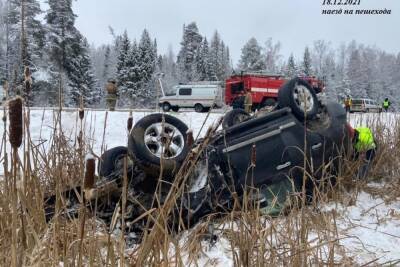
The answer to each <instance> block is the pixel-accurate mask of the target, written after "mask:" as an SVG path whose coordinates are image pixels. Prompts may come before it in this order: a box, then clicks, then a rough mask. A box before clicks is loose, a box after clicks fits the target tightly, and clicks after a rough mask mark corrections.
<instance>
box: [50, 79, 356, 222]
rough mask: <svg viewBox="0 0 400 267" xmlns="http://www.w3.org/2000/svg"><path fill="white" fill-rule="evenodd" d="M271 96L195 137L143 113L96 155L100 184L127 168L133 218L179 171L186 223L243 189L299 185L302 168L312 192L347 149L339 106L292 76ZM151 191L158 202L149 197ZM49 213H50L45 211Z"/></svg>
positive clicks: (175, 122)
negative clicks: (125, 139)
mask: <svg viewBox="0 0 400 267" xmlns="http://www.w3.org/2000/svg"><path fill="white" fill-rule="evenodd" d="M278 100H279V105H278V106H277V108H276V110H274V111H273V112H270V113H261V114H257V115H255V116H253V117H252V116H250V115H249V114H246V113H245V112H244V111H241V112H238V110H232V111H231V112H229V113H228V114H226V115H225V119H224V121H225V122H224V125H223V130H219V129H218V128H216V127H215V128H213V129H212V130H210V131H209V132H208V135H206V137H204V139H203V140H197V142H194V143H192V142H191V141H190V138H188V127H187V126H186V125H185V124H184V123H183V122H182V121H180V120H179V119H177V118H175V117H173V116H171V115H168V114H158V113H157V114H151V115H149V116H146V117H144V118H143V119H141V120H139V121H138V122H137V123H136V125H135V126H134V127H133V129H132V131H131V133H130V135H129V143H128V147H117V148H113V149H111V150H108V151H106V152H105V153H104V154H103V155H102V157H101V159H102V160H101V162H100V164H99V175H100V179H99V182H98V184H99V187H101V186H102V185H104V184H109V183H113V184H114V186H113V188H121V184H122V182H121V181H122V177H123V174H124V173H127V176H128V180H129V183H128V184H129V188H128V192H129V193H130V194H133V196H132V197H128V198H127V199H128V200H130V199H134V200H135V201H134V202H139V203H140V204H139V205H138V204H137V203H134V202H131V203H130V204H128V206H129V205H134V206H135V208H130V209H128V210H129V211H130V214H129V216H128V217H130V218H132V219H135V218H138V217H140V216H141V215H142V214H143V212H144V211H145V210H146V209H150V208H151V207H152V205H162V204H163V201H164V200H165V197H166V196H168V195H170V194H168V192H169V190H170V185H171V183H172V182H173V181H174V179H175V178H176V177H177V176H176V175H177V173H180V174H182V170H183V171H184V173H185V174H187V176H185V177H186V178H187V179H184V180H183V183H184V185H185V188H186V191H185V193H184V194H181V195H180V197H179V198H178V201H180V203H181V205H180V204H178V205H176V206H177V207H181V208H182V209H183V211H181V212H179V214H180V216H184V217H185V218H187V220H188V221H191V222H193V221H196V220H198V219H200V218H201V217H203V216H204V215H207V214H209V213H214V212H216V211H219V210H229V209H230V208H231V207H232V205H233V204H232V203H233V202H234V195H235V197H239V199H241V198H242V197H243V196H244V195H245V192H246V190H247V188H248V187H252V188H256V189H260V190H261V191H262V189H263V188H265V187H266V186H269V185H272V184H275V183H279V182H281V181H283V180H287V179H288V178H289V179H290V180H291V181H292V182H293V185H294V187H295V190H301V186H302V184H303V178H304V175H305V173H307V174H309V175H312V177H313V178H314V179H313V180H312V179H308V180H307V183H306V189H307V193H308V194H309V195H312V189H313V187H314V186H315V185H316V184H318V183H319V182H320V181H321V178H322V176H323V174H324V173H325V174H326V173H327V172H329V173H330V174H331V176H332V177H335V173H336V172H337V171H338V167H339V160H340V158H341V156H342V155H343V153H346V151H347V150H346V148H347V145H348V142H349V137H348V132H347V128H346V124H347V122H346V121H347V118H346V112H345V110H344V109H343V107H341V105H340V104H338V103H333V102H328V103H326V104H325V105H324V106H322V105H321V104H320V102H319V101H316V95H315V92H314V90H312V88H311V87H310V85H309V84H308V83H305V82H302V81H301V80H299V79H293V80H291V81H289V82H287V83H286V84H285V85H284V86H283V87H282V88H281V89H280V91H279V96H278ZM239 115H240V116H239ZM238 118H240V119H238ZM126 157H128V158H129V162H130V164H129V166H128V169H127V171H126V172H125V171H124V169H123V168H122V167H121V166H123V165H124V164H123V163H122V160H123V159H124V158H126ZM191 162H192V163H194V164H193V165H190V163H191ZM191 166H194V167H193V168H190V167H191ZM249 170H251V173H250V172H249ZM186 172H187V173H186ZM160 177H162V182H161V181H160V180H159V179H160ZM159 183H161V184H162V186H158V185H160V184H159ZM156 188H158V189H157V190H156ZM78 191H79V190H78ZM156 191H157V194H160V195H159V197H158V198H157V200H158V202H154V199H153V195H154V194H155V193H156ZM68 192H71V193H72V191H68ZM118 192H119V193H117V194H116V196H115V199H114V201H110V197H109V194H108V195H107V196H108V198H107V201H108V202H107V201H106V202H107V204H104V205H99V206H101V210H100V211H97V214H112V212H111V211H112V210H113V208H114V207H115V205H116V204H115V203H118V200H119V199H120V195H119V194H120V192H121V190H120V191H118ZM71 193H70V194H71ZM233 193H234V194H233ZM70 194H66V195H68V196H69V195H70ZM50 203H51V201H50ZM99 203H102V202H101V201H100V202H99ZM110 203H111V204H110ZM48 211H49V212H48V214H50V215H51V211H52V209H49V210H48ZM109 219H110V218H109ZM137 228H140V227H137Z"/></svg>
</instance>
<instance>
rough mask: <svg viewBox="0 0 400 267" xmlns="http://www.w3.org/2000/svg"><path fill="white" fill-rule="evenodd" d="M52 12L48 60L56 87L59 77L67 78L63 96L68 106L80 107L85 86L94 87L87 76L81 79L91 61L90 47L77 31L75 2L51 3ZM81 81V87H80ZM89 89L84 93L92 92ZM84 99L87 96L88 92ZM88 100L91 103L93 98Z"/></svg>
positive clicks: (58, 0)
mask: <svg viewBox="0 0 400 267" xmlns="http://www.w3.org/2000/svg"><path fill="white" fill-rule="evenodd" d="M48 4H49V10H48V11H47V14H46V21H47V29H48V38H47V39H48V40H47V47H48V51H49V53H48V54H49V57H50V60H51V62H52V66H51V71H52V73H53V80H54V82H53V84H57V81H58V79H59V75H60V74H61V76H63V77H64V78H65V79H67V81H66V82H64V84H66V85H67V87H66V89H67V91H66V92H65V94H64V95H66V96H70V97H72V98H66V99H65V100H66V103H67V104H69V105H74V106H77V105H79V100H78V99H77V95H79V94H80V93H81V92H82V86H92V82H91V81H90V78H88V76H90V75H88V76H86V77H79V76H80V75H81V74H82V73H87V70H86V69H79V68H80V67H81V68H86V66H88V65H90V63H88V62H86V61H87V60H88V55H89V54H88V53H89V51H88V48H87V44H86V41H85V39H84V37H83V36H82V35H81V33H80V32H79V31H78V30H77V29H76V28H75V17H76V15H75V14H74V13H73V11H72V0H49V1H48ZM80 82H82V84H81V85H80ZM91 90H93V88H87V89H85V91H91ZM85 97H88V95H86V93H85ZM86 101H91V99H90V97H89V98H86Z"/></svg>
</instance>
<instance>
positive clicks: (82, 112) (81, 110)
mask: <svg viewBox="0 0 400 267" xmlns="http://www.w3.org/2000/svg"><path fill="white" fill-rule="evenodd" d="M84 117H85V110H84V109H83V108H80V109H79V119H80V120H83V118H84Z"/></svg>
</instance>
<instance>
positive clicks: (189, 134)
mask: <svg viewBox="0 0 400 267" xmlns="http://www.w3.org/2000/svg"><path fill="white" fill-rule="evenodd" d="M186 139H187V145H188V147H191V146H193V144H194V138H193V131H192V130H191V129H189V130H188V131H187V133H186Z"/></svg>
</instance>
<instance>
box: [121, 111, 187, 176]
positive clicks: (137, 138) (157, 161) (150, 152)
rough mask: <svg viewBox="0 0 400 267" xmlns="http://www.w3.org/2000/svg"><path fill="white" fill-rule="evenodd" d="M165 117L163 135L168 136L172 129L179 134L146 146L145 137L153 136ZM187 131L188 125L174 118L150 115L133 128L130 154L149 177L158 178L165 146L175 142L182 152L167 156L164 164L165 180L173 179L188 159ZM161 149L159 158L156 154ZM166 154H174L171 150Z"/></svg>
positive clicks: (130, 139)
mask: <svg viewBox="0 0 400 267" xmlns="http://www.w3.org/2000/svg"><path fill="white" fill-rule="evenodd" d="M163 117H164V118H165V124H164V133H161V135H163V136H164V135H166V131H167V130H171V129H172V128H174V129H175V132H176V131H179V133H176V134H174V135H173V136H174V137H173V139H169V140H163V141H161V140H162V139H163V138H164V137H163V138H161V139H160V141H154V143H153V141H149V143H147V144H146V143H145V136H151V135H152V134H153V133H152V131H153V130H152V128H153V127H156V126H157V125H158V126H160V125H162V119H163ZM187 130H188V127H187V126H186V124H185V123H183V122H182V121H181V120H179V119H177V118H175V117H173V116H170V115H167V114H160V113H156V114H151V115H148V116H146V117H144V118H142V119H141V120H139V121H138V122H137V123H136V125H135V126H134V127H133V129H132V131H131V133H130V135H129V139H128V149H129V153H130V154H131V155H132V157H133V158H134V159H135V162H137V163H138V164H139V165H140V166H141V167H142V168H143V169H144V171H145V172H146V174H147V175H149V176H151V177H158V176H159V174H160V166H161V153H163V152H162V149H163V147H164V144H165V143H169V144H171V142H174V144H175V145H177V146H178V147H179V148H181V150H179V154H178V152H177V154H176V155H166V157H165V158H163V162H162V163H163V176H164V177H165V178H170V177H173V175H174V174H175V173H176V172H177V171H178V170H179V167H180V165H181V164H182V162H183V160H184V159H185V158H186V155H187V153H188V151H189V147H188V145H187V136H186V132H187ZM178 135H179V136H178ZM155 139H157V138H155ZM164 139H165V138H164ZM167 139H168V137H167ZM178 139H179V140H178ZM171 140H172V141H171ZM166 146H167V145H166ZM160 147H161V152H160V156H157V155H156V154H157V151H158V150H159V148H160ZM156 150H157V151H156ZM165 153H167V154H168V153H171V154H172V152H171V150H168V151H166V152H165ZM165 153H164V154H165ZM168 156H169V157H168Z"/></svg>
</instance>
